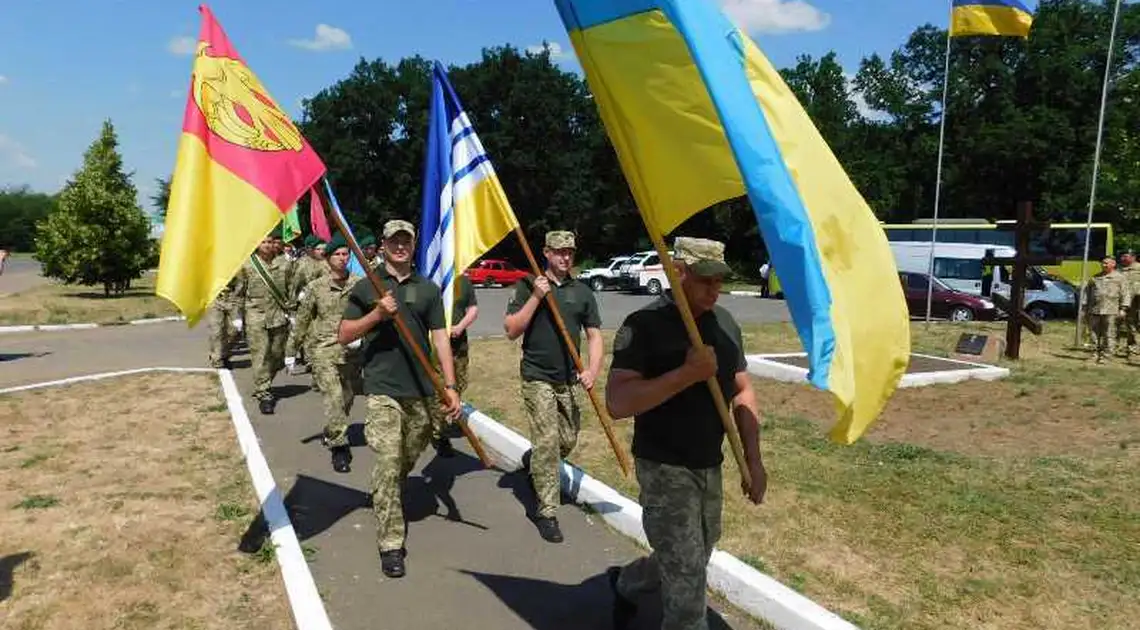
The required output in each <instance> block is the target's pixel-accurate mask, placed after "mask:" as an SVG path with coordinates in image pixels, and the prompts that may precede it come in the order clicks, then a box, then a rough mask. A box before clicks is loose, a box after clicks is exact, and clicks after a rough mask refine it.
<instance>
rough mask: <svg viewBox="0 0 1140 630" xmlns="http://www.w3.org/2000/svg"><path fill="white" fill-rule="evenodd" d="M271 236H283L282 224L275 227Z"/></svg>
mask: <svg viewBox="0 0 1140 630" xmlns="http://www.w3.org/2000/svg"><path fill="white" fill-rule="evenodd" d="M269 238H281V226H280V225H278V226H277V227H275V228H273V231H272V232H270V233H269Z"/></svg>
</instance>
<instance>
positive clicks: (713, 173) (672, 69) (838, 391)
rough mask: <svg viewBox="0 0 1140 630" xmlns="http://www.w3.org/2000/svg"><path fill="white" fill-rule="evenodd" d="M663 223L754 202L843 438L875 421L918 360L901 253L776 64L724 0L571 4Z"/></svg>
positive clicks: (579, 43)
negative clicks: (740, 200)
mask: <svg viewBox="0 0 1140 630" xmlns="http://www.w3.org/2000/svg"><path fill="white" fill-rule="evenodd" d="M555 4H556V5H557V7H558V10H559V13H560V14H561V17H562V20H563V23H564V24H565V26H566V30H567V31H568V33H569V35H570V40H571V41H572V42H573V45H574V49H575V51H576V53H577V55H578V59H579V61H580V62H581V64H582V68H583V70H584V71H585V74H586V79H587V81H588V83H589V85H590V89H591V91H592V92H593V94H594V101H595V103H596V104H597V106H598V109H599V112H600V114H601V116H602V120H603V121H604V123H605V127H606V131H607V133H608V134H609V136H610V139H611V141H612V143H613V145H614V148H615V150H616V151H617V154H618V159H619V161H620V162H621V165H622V170H623V171H624V173H625V176H626V179H627V181H628V182H629V185H630V188H631V189H632V191H633V193H634V197H635V199H636V201H637V204H638V207H639V210H640V211H641V213H642V216H643V218H644V219H645V223H646V225H647V227H648V228H649V229H650V230H657V231H659V233H660V234H661V235H662V236H664V235H666V234H668V233H670V232H671V231H673V230H674V229H675V228H676V227H677V226H679V225H680V224H681V223H683V222H684V221H685V220H686V219H687V218H689V217H691V216H693V215H694V214H696V213H698V212H700V211H701V210H703V209H705V208H708V207H709V206H711V205H713V204H715V203H717V202H719V201H723V200H726V199H731V198H735V197H739V196H741V195H744V194H747V195H748V197H749V199H750V200H751V202H752V207H753V209H754V212H755V214H756V219H757V222H758V223H759V226H760V230H761V233H762V234H763V237H764V242H765V243H766V245H767V247H768V251H769V253H770V255H771V260H772V265H773V267H774V268H775V269H776V271H777V272H778V273H779V274H780V278H781V282H782V283H783V286H784V294H785V297H786V299H787V304H788V308H789V310H790V311H791V315H792V320H793V322H794V324H795V327H796V331H797V333H798V334H799V337H800V340H801V342H802V343H803V346H804V348H805V349H806V351H807V355H808V360H809V364H810V368H809V373H808V379H809V381H810V382H811V383H812V384H813V385H814V386H816V387H818V388H820V389H823V390H826V391H829V392H831V393H832V394H833V395H834V397H835V400H836V406H837V410H838V415H839V420H838V422H837V423H836V424H835V426H834V427H833V428H832V430H831V438H832V439H833V440H835V441H837V442H841V443H846V444H850V443H852V442H854V441H855V440H857V439H858V438H859V436H860V435H862V434H863V432H864V431H865V430H866V429H867V427H868V426H870V424H871V423H872V422H874V421H875V420H876V419H877V418H878V416H879V414H880V413H881V412H882V410H883V407H884V406H885V405H886V403H887V401H888V400H889V398H890V397H891V395H892V394H893V393H894V391H895V389H896V387H897V386H898V383H899V381H900V380H901V378H902V376H903V374H904V373H905V372H906V368H907V364H908V361H909V359H910V319H909V314H908V312H907V306H906V301H905V299H904V297H903V292H902V287H901V284H900V282H899V278H898V272H897V269H896V267H895V262H894V257H893V256H892V254H891V251H890V247H889V245H888V244H887V240H886V236H885V234H884V232H883V230H882V228H881V227H880V226H879V222H878V220H877V219H876V218H875V215H874V214H873V213H872V212H871V209H870V207H869V206H868V205H867V203H866V202H865V201H864V200H863V198H862V196H861V195H860V194H859V192H858V191H857V190H856V189H855V186H854V185H853V184H852V183H851V181H850V179H849V178H848V177H847V175H846V173H845V172H844V170H843V167H842V166H841V165H840V164H839V161H838V160H837V159H836V158H835V156H834V155H833V154H832V152H831V150H830V148H829V147H828V146H827V143H826V142H825V141H824V140H823V138H822V137H821V136H820V134H819V132H818V131H817V130H816V128H815V125H814V124H813V123H812V122H811V119H810V118H809V117H808V115H807V113H806V112H805V111H804V109H803V107H802V106H801V105H800V104H799V102H798V101H797V100H796V97H795V96H794V95H793V93H792V92H791V90H790V89H789V88H788V86H787V85H786V84H785V83H784V81H783V80H782V79H781V77H780V75H779V73H778V72H777V71H776V69H775V68H774V67H773V66H772V65H771V64H770V63H769V62H768V60H767V59H766V58H765V57H764V55H763V54H762V53H761V52H760V50H759V49H758V48H757V47H756V45H755V44H754V43H753V42H752V41H751V40H750V39H749V38H748V37H747V36H746V35H744V34H743V33H742V32H740V30H739V29H737V28H736V27H735V26H733V24H732V23H731V22H730V21H729V20H728V19H727V18H726V17H725V16H724V14H723V13H722V12H721V11H720V10H719V9H718V8H717V7H715V6H714V5H713V4H712V3H711V2H710V1H709V0H555Z"/></svg>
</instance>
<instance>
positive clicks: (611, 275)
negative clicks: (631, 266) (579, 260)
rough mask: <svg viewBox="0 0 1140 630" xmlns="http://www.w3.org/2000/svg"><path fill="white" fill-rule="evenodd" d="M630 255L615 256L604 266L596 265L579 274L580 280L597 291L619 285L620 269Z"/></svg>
mask: <svg viewBox="0 0 1140 630" xmlns="http://www.w3.org/2000/svg"><path fill="white" fill-rule="evenodd" d="M627 260H629V256H614V257H613V258H611V259H610V261H609V262H608V263H606V265H605V266H604V267H594V268H592V269H587V270H585V271H583V272H581V273H579V274H578V280H580V281H582V282H585V283H586V284H587V285H589V287H590V288H591V289H593V290H595V291H604V290H606V289H608V288H610V287H615V286H617V281H618V271H619V270H620V269H621V266H622V264H623V263H624V262H625V261H627Z"/></svg>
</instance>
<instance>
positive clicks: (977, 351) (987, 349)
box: [951, 333, 1005, 364]
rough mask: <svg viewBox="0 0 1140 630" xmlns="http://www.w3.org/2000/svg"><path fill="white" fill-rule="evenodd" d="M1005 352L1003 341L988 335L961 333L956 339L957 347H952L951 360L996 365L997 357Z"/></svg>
mask: <svg viewBox="0 0 1140 630" xmlns="http://www.w3.org/2000/svg"><path fill="white" fill-rule="evenodd" d="M1004 351H1005V340H1004V339H1001V338H999V337H991V336H989V335H977V334H971V333H963V334H962V336H961V337H959V338H958V345H957V346H955V347H954V352H953V353H952V354H951V357H952V358H955V359H958V360H959V361H970V362H972V363H978V362H980V363H990V364H993V363H997V361H998V357H1000V356H1001V354H1002V352H1004Z"/></svg>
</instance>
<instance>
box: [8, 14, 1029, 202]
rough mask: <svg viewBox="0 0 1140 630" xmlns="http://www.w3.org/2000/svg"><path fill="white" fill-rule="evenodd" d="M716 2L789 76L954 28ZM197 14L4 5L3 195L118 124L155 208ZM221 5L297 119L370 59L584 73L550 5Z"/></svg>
mask: <svg viewBox="0 0 1140 630" xmlns="http://www.w3.org/2000/svg"><path fill="white" fill-rule="evenodd" d="M715 1H717V2H719V3H720V4H722V5H724V6H725V7H726V9H727V10H728V11H729V13H730V15H732V16H733V17H734V18H735V19H736V20H737V22H738V23H739V24H741V25H743V26H745V27H746V28H747V30H748V31H749V32H750V33H751V34H752V35H753V37H754V38H755V39H756V41H757V42H758V43H759V45H760V47H761V48H762V49H763V50H764V52H765V53H766V54H767V55H768V56H769V58H771V59H772V61H773V62H774V63H775V64H776V65H777V66H779V67H783V66H787V65H790V64H792V63H793V62H794V60H795V58H796V56H797V55H800V54H810V55H813V56H820V55H822V54H825V53H826V52H828V51H829V50H832V49H834V50H836V51H837V52H838V53H839V55H840V60H841V62H842V63H843V64H844V66H845V67H846V69H847V70H848V72H852V73H853V72H854V71H855V70H856V69H857V67H858V63H859V60H860V59H861V58H862V57H863V56H866V55H869V54H871V53H873V52H879V53H889V52H890V51H891V50H893V49H895V48H896V47H897V46H899V45H900V44H902V43H903V42H904V41H905V38H906V37H907V35H908V34H909V33H910V32H911V31H912V30H913V29H914V28H915V27H917V26H919V25H921V24H923V23H926V22H931V23H934V24H938V25H945V24H946V21H947V10H948V9H947V4H948V3H947V2H929V1H922V0H715ZM1032 4H1035V3H1032ZM197 6H198V2H189V1H182V0H178V1H175V0H161V1H158V0H100V1H98V2H92V1H90V0H40V1H38V2H15V1H10V2H0V188H3V187H7V186H19V185H24V184H27V185H29V186H31V187H32V188H33V189H35V190H40V191H45V192H54V191H56V190H58V189H59V188H60V187H61V186H62V185H63V183H64V182H65V181H66V179H67V178H68V177H69V176H70V175H71V174H72V173H73V172H74V171H75V169H77V168H78V167H79V165H80V164H81V162H82V153H83V151H84V149H85V148H86V147H87V145H88V144H90V143H91V141H92V140H93V139H94V138H95V136H96V134H97V133H98V131H99V127H100V125H101V123H102V121H103V120H104V119H105V118H111V119H112V120H113V122H114V123H115V126H116V128H117V130H118V132H119V138H120V142H121V148H122V152H123V157H124V160H125V162H126V166H127V168H128V169H131V170H134V171H135V180H134V181H135V185H136V186H138V187H139V189H140V197H141V198H142V199H146V196H147V195H149V194H150V193H151V192H152V191H153V181H154V178H156V177H159V176H166V175H168V174H169V173H170V171H171V169H172V168H173V166H174V155H175V149H176V145H177V140H178V134H179V131H180V129H179V128H180V124H181V113H182V110H183V107H184V106H185V99H186V86H187V84H188V82H189V76H190V58H189V56H188V55H187V53H188V52H189V51H188V48H192V47H193V40H194V39H195V38H196V37H197V34H198V27H199V15H198V11H197ZM286 6H289V8H288V9H286V8H285V7H286ZM210 7H211V9H212V10H213V11H214V14H215V15H216V16H217V18H218V20H219V21H220V22H221V23H222V26H223V27H224V28H225V29H226V32H227V34H228V35H229V36H230V39H231V40H232V41H233V43H234V45H235V46H236V47H237V49H238V51H239V52H240V53H241V54H242V56H243V57H244V58H245V59H246V61H247V62H248V63H249V65H250V66H251V67H252V69H253V71H254V72H255V73H257V75H258V76H259V77H260V78H261V80H262V82H263V83H264V84H265V85H266V86H267V87H268V89H269V90H270V92H271V93H272V94H273V96H274V98H276V99H277V101H278V102H279V103H281V105H282V107H284V108H286V109H287V110H288V111H289V112H290V113H291V114H292V115H294V116H298V115H299V113H300V101H301V99H302V98H304V97H306V96H310V95H312V94H314V93H315V92H317V91H319V90H320V89H321V88H323V87H325V86H328V85H330V84H332V83H334V82H335V81H337V80H338V79H341V78H343V77H345V76H346V75H347V74H348V73H349V71H350V70H351V69H352V66H353V65H354V64H355V63H356V62H357V61H358V60H359V59H360V58H361V57H364V58H366V59H373V58H376V57H382V58H384V59H387V60H396V59H399V58H400V57H403V56H407V55H412V54H420V55H423V56H425V57H429V58H436V59H440V60H441V61H443V62H444V63H460V64H461V63H466V62H470V61H473V60H476V59H478V57H479V52H480V49H481V48H482V47H485V46H494V45H499V44H506V43H509V44H514V45H517V46H519V47H527V46H532V45H536V44H539V43H541V42H542V41H544V40H547V41H550V42H553V43H554V45H555V46H556V47H557V48H556V49H560V50H561V51H562V54H561V55H560V61H561V63H562V64H563V65H564V66H565V67H566V68H567V69H570V70H575V71H576V70H577V68H578V66H577V64H576V62H575V61H574V58H573V52H572V50H571V48H570V45H569V42H568V39H567V37H566V35H565V32H564V31H563V28H562V24H561V22H560V20H559V18H558V14H557V12H556V11H555V9H554V4H553V2H552V1H551V0H424V1H408V0H373V1H372V2H359V1H357V2H348V1H346V0H323V1H320V2H315V1H313V0H294V1H293V2H292V3H290V4H289V5H286V4H285V3H282V2H280V1H273V2H271V1H269V0H240V1H239V0H214V2H212V3H210ZM147 209H148V211H149V208H147Z"/></svg>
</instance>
